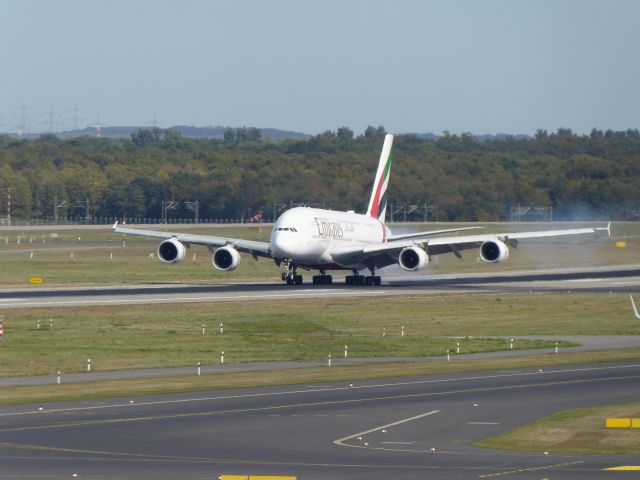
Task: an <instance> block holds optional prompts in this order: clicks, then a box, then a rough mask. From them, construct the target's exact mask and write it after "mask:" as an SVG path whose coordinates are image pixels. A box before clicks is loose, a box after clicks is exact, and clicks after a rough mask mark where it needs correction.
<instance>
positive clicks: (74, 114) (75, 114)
mask: <svg viewBox="0 0 640 480" xmlns="http://www.w3.org/2000/svg"><path fill="white" fill-rule="evenodd" d="M67 115H68V116H67V117H66V118H65V119H64V121H65V123H69V122H70V123H71V129H72V130H78V129H79V128H80V122H86V121H87V119H86V118H83V117H81V116H80V110H79V109H78V106H77V105H74V106H73V108H70V109H68V110H67Z"/></svg>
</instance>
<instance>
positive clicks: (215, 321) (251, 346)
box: [0, 294, 640, 376]
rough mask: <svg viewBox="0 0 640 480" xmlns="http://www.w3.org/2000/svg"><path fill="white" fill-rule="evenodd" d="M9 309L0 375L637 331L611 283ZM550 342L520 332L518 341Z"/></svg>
mask: <svg viewBox="0 0 640 480" xmlns="http://www.w3.org/2000/svg"><path fill="white" fill-rule="evenodd" d="M4 315H5V322H4V324H5V340H4V344H3V345H2V346H0V375H2V376H8V375H39V374H51V373H52V372H55V371H57V370H58V369H60V370H62V371H63V372H65V373H71V372H80V371H83V369H84V368H85V366H86V360H87V358H91V360H92V367H93V369H94V370H96V371H100V370H103V371H104V370H115V369H134V368H158V367H171V366H184V365H195V364H196V363H197V362H202V363H203V364H214V363H217V362H218V360H219V354H220V351H221V350H224V352H225V361H227V362H232V363H236V362H253V361H280V360H305V359H306V360H309V359H316V360H317V359H326V358H327V356H328V355H329V354H331V355H332V356H333V358H340V357H341V356H342V355H343V352H344V345H347V346H348V347H349V348H348V350H349V355H350V356H352V357H376V356H379V357H383V356H404V357H412V356H433V355H435V356H444V355H445V353H446V351H447V350H451V351H453V350H454V349H455V347H456V342H457V341H460V347H461V352H462V353H472V352H484V351H495V350H505V349H508V347H509V345H508V342H507V341H506V340H505V339H501V338H496V337H501V336H517V335H557V336H560V335H578V334H590V335H594V334H603V335H607V334H621V335H622V334H625V335H637V334H640V324H638V322H634V321H632V319H631V317H630V312H629V305H628V299H627V297H626V296H625V295H611V294H596V295H593V294H590V295H581V294H518V295H496V294H446V295H439V296H436V295H432V296H416V297H412V296H404V295H403V296H399V297H376V298H370V297H368V298H366V299H361V298H348V299H334V298H331V299H326V300H323V299H307V300H299V301H296V302H292V303H288V304H283V303H281V302H277V301H255V302H244V303H242V302H237V303H236V302H219V303H214V304H180V305H176V306H167V305H141V306H99V307H68V308H58V309H13V310H11V309H6V310H4ZM51 318H52V319H53V328H51V327H50V319H51ZM38 320H39V321H40V329H37V322H38ZM203 323H204V324H205V325H206V333H205V335H202V324H203ZM220 323H224V334H220V333H219V331H218V329H219V325H220ZM403 326H404V327H405V332H406V336H405V337H401V329H402V327H403ZM383 331H385V332H386V335H385V336H384V337H383V335H382V334H383ZM454 337H459V338H454ZM554 345H555V342H554V341H549V342H533V341H525V340H517V341H516V342H515V344H514V348H516V349H526V348H543V347H544V348H551V347H553V346H554ZM566 345H567V344H564V343H562V344H561V347H562V346H566Z"/></svg>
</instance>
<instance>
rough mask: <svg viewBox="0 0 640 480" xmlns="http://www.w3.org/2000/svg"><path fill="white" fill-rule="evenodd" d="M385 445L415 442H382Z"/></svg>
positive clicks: (411, 443)
mask: <svg viewBox="0 0 640 480" xmlns="http://www.w3.org/2000/svg"><path fill="white" fill-rule="evenodd" d="M380 443H381V444H383V445H413V442H380Z"/></svg>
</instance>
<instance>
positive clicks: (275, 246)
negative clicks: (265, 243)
mask: <svg viewBox="0 0 640 480" xmlns="http://www.w3.org/2000/svg"><path fill="white" fill-rule="evenodd" d="M271 251H272V252H273V254H274V255H275V256H276V257H280V258H286V257H289V256H290V251H291V241H290V239H289V238H287V236H286V235H283V234H281V233H279V232H278V233H276V234H275V235H274V236H273V238H272V239H271Z"/></svg>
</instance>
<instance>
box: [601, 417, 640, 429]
mask: <svg viewBox="0 0 640 480" xmlns="http://www.w3.org/2000/svg"><path fill="white" fill-rule="evenodd" d="M605 427H606V428H640V418H607V419H606V420H605Z"/></svg>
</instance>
